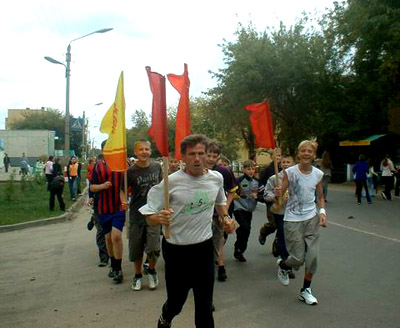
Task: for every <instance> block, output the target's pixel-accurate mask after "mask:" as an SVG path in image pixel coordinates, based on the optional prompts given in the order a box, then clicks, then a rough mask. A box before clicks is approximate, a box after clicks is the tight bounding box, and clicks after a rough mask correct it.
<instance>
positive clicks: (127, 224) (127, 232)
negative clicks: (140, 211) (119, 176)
mask: <svg viewBox="0 0 400 328" xmlns="http://www.w3.org/2000/svg"><path fill="white" fill-rule="evenodd" d="M124 193H125V199H126V200H128V170H125V172H124ZM125 228H126V239H129V205H128V208H127V209H126V211H125Z"/></svg>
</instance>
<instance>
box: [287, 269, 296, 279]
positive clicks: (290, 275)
mask: <svg viewBox="0 0 400 328" xmlns="http://www.w3.org/2000/svg"><path fill="white" fill-rule="evenodd" d="M288 276H289V279H296V275H295V274H294V272H293V271H292V270H290V271H289V272H288Z"/></svg>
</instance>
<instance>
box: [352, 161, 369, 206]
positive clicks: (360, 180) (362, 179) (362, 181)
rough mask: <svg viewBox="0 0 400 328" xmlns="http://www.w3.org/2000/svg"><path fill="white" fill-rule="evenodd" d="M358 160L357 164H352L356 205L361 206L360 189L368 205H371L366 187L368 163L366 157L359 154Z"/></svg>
mask: <svg viewBox="0 0 400 328" xmlns="http://www.w3.org/2000/svg"><path fill="white" fill-rule="evenodd" d="M358 159H359V160H358V162H356V163H355V164H354V166H353V169H352V170H353V173H354V181H355V183H356V196H357V204H358V205H361V191H362V188H364V190H365V195H366V197H367V202H368V204H372V200H371V196H370V194H369V192H368V187H367V176H368V172H369V169H368V163H367V162H366V157H365V155H364V154H361V155H360V156H359V157H358Z"/></svg>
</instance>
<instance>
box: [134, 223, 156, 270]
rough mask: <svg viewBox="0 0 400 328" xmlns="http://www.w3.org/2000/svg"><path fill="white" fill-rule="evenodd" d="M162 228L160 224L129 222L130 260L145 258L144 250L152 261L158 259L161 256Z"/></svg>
mask: <svg viewBox="0 0 400 328" xmlns="http://www.w3.org/2000/svg"><path fill="white" fill-rule="evenodd" d="M160 229H161V227H160V226H156V227H152V226H148V225H138V224H134V223H130V224H129V261H131V262H136V261H138V260H141V259H143V253H144V252H146V254H147V258H148V259H149V260H150V261H155V262H156V261H157V259H158V258H159V257H160V238H161V236H160V231H161V230H160Z"/></svg>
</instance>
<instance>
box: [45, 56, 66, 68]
mask: <svg viewBox="0 0 400 328" xmlns="http://www.w3.org/2000/svg"><path fill="white" fill-rule="evenodd" d="M44 59H46V60H48V61H49V62H50V63H53V64H60V65H63V66H65V64H64V63H61V62H59V61H58V60H55V59H54V58H51V57H47V56H46V57H44Z"/></svg>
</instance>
